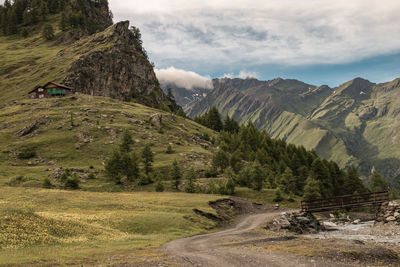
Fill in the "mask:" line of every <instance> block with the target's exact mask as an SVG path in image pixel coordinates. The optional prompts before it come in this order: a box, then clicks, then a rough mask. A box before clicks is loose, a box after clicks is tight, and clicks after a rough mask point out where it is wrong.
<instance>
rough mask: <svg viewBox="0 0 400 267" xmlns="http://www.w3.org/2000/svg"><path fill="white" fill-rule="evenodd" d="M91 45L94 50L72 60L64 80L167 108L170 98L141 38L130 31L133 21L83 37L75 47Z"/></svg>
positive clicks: (80, 88)
mask: <svg viewBox="0 0 400 267" xmlns="http://www.w3.org/2000/svg"><path fill="white" fill-rule="evenodd" d="M87 47H91V48H93V49H90V50H89V51H88V52H87V53H85V52H84V53H82V55H81V56H80V57H79V58H78V59H77V60H76V61H74V62H72V64H71V66H70V67H69V69H68V70H67V75H66V77H65V78H64V80H63V83H65V84H66V85H68V86H70V87H72V88H75V90H76V91H78V92H82V93H85V94H90V95H96V96H107V97H111V98H114V99H119V100H122V101H130V100H132V99H134V100H136V101H137V102H140V103H143V104H146V105H148V106H153V107H162V106H163V105H164V104H165V107H167V105H168V99H167V98H166V96H165V94H164V93H163V92H162V90H161V88H160V86H159V84H158V80H157V78H156V75H155V73H154V70H153V66H152V65H151V64H150V62H149V60H148V58H147V55H146V53H145V51H144V49H143V48H142V46H141V44H140V39H138V37H137V36H135V34H134V33H133V32H132V31H131V30H129V21H124V22H119V23H117V24H115V25H112V26H111V27H109V28H108V29H106V30H105V31H104V32H101V33H98V34H95V35H93V36H92V37H91V38H87V39H83V40H81V41H79V42H78V43H77V44H75V45H74V46H73V49H76V50H77V51H85V50H86V49H87ZM67 50H71V48H67ZM62 52H63V51H61V53H62Z"/></svg>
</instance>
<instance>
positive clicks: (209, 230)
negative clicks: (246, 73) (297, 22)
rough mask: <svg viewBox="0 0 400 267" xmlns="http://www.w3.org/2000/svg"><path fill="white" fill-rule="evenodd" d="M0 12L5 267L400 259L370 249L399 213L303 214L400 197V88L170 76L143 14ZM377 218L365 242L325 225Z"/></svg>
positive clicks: (29, 4) (76, 0)
mask: <svg viewBox="0 0 400 267" xmlns="http://www.w3.org/2000/svg"><path fill="white" fill-rule="evenodd" d="M0 3H1V4H0V266H200V265H201V266H215V265H220V266H260V265H265V264H268V265H271V266H315V265H317V266H365V265H366V264H368V265H370V264H373V265H374V266H397V265H398V262H399V259H400V249H399V243H398V241H397V239H393V240H394V242H389V243H374V242H370V241H369V240H374V238H375V237H377V238H378V239H379V238H380V239H379V240H382V236H384V237H385V238H386V237H388V236H390V235H391V234H396V233H397V234H398V233H400V232H399V231H400V230H399V223H400V214H399V212H400V204H399V203H398V202H395V201H392V202H386V203H384V204H383V205H381V207H364V208H356V209H352V210H350V209H340V210H336V211H332V213H326V212H325V213H324V212H321V213H315V214H314V215H315V217H314V216H313V215H312V214H311V213H306V212H304V211H300V210H299V208H300V206H301V201H315V200H318V199H321V198H329V197H334V196H338V195H347V194H348V195H351V194H357V193H361V192H371V191H374V192H375V191H385V190H387V185H388V182H387V180H388V181H389V182H390V183H391V185H393V186H394V187H395V186H397V182H398V181H399V177H400V169H399V161H400V154H399V153H400V152H399V149H398V148H399V147H398V130H399V124H398V115H399V113H400V112H399V105H398V104H399V103H398V99H399V92H400V91H399V90H400V80H399V79H396V80H394V81H392V82H388V83H381V84H375V83H372V82H369V81H367V80H364V79H361V78H356V79H354V80H351V81H349V82H346V83H344V84H342V85H340V86H338V87H335V88H330V87H328V86H326V85H321V86H315V85H311V84H308V83H304V82H301V81H298V80H294V79H282V78H277V79H274V80H270V81H261V80H258V79H254V78H250V77H249V78H247V79H246V78H245V79H243V78H226V77H225V78H218V79H214V80H212V81H211V80H210V78H209V77H210V76H208V75H205V76H201V75H199V74H197V73H194V72H191V71H184V70H178V69H176V68H174V67H169V68H168V69H166V70H164V71H165V73H166V74H167V75H166V76H168V77H172V76H174V75H175V76H174V77H178V79H179V82H178V83H168V79H161V78H160V77H159V73H160V69H159V68H157V67H156V64H155V63H154V62H152V61H151V60H152V58H153V57H156V56H155V53H154V51H150V50H149V53H148V52H147V51H146V48H147V47H151V45H154V44H153V43H150V44H149V39H148V37H147V36H142V33H141V31H140V29H139V28H138V26H137V24H136V23H139V22H140V20H141V19H143V17H142V16H139V17H138V18H137V20H136V18H135V20H132V24H131V23H130V22H129V21H127V20H123V21H121V22H117V23H114V22H113V18H114V16H113V13H112V12H111V9H110V4H109V1H107V0H95V1H92V0H68V1H59V0H35V1H33V0H32V1H30V0H15V1H9V0H6V1H4V2H2V1H0ZM112 4H113V6H114V5H115V3H112ZM130 5H132V3H130ZM156 6H158V5H156ZM144 14H146V15H145V17H146V16H148V17H151V16H149V15H148V14H147V13H144ZM114 20H115V19H114ZM156 24H157V23H156ZM156 24H146V25H143V26H144V27H143V28H144V29H148V27H156V26H157V25H158V24H157V25H156ZM164 30H165V29H164ZM164 30H162V32H164ZM239 30H240V29H239ZM247 30H248V29H247V28H246V29H245V31H247ZM165 32H167V31H166V30H165ZM143 34H144V35H145V34H147V33H143ZM163 34H164V33H163ZM196 34H197V33H196ZM239 39H240V38H239ZM170 48H171V47H169V45H167V46H166V47H162V46H161V45H160V46H159V50H160V51H163V52H165V53H166V55H165V56H166V57H167V50H168V49H170ZM163 49H165V50H163ZM157 52H158V51H157ZM182 52H183V51H182ZM177 74H178V75H177ZM171 75H172V76H171ZM231 76H232V75H231ZM185 77H189V78H190V79H189V78H187V79H188V80H185ZM215 77H218V76H215ZM179 84H184V85H185V84H186V85H188V86H186V87H188V88H182V87H181V86H179ZM211 87H213V89H212V88H211ZM394 187H393V188H394ZM383 194H385V196H389V195H390V197H391V198H392V199H395V198H398V197H399V195H398V191H397V190H394V189H393V190H391V191H390V194H386V193H383ZM386 200H387V199H385V201H386ZM374 213H376V217H374V218H372V220H375V223H370V224H369V226H371V227H370V228H368V230H365V229H363V230H364V232H363V231H361V232H359V234H360V235H363V234H364V235H367V236H368V237H371V239H368V238H366V239H365V240H364V239H363V240H362V241H360V240H358V239H356V238H348V240H347V239H346V240H345V238H343V235H344V234H346V235H347V233H344V234H343V233H342V232H340V231H338V232H333V234H332V236H330V235H328V232H327V231H328V229H326V228H324V223H327V225H331V226H332V225H335V226H336V227H341V226H342V225H341V223H343V224H344V226H343V227H344V228H345V227H348V226H349V225H359V224H360V225H361V224H362V223H364V221H362V222H361V220H363V218H364V217H365V218H366V217H368V218H370V217H371V216H372V215H371V214H374ZM354 214H355V215H354ZM350 215H351V216H352V218H351V219H350ZM353 215H354V216H355V217H354V218H353ZM357 216H358V217H357ZM310 218H311V219H310ZM310 225H311V226H310ZM272 226H273V227H272ZM382 232H384V234H383V235H382ZM357 233H358V232H357ZM357 233H356V234H357ZM335 234H336V235H335ZM380 235H381V236H380ZM354 236H356V235H354ZM325 237H327V238H325ZM353 239H356V240H353ZM383 239H384V238H383Z"/></svg>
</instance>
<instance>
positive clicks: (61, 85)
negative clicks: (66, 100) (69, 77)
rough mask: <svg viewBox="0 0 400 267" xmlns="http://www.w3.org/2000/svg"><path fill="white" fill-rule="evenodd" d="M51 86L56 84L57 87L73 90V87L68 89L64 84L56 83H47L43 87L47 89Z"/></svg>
mask: <svg viewBox="0 0 400 267" xmlns="http://www.w3.org/2000/svg"><path fill="white" fill-rule="evenodd" d="M49 84H54V85H56V86H58V87H62V88H64V89H67V90H72V88H71V87H68V86H66V85H63V84H60V83H56V82H48V83H46V84H45V85H44V86H43V87H46V86H47V85H49Z"/></svg>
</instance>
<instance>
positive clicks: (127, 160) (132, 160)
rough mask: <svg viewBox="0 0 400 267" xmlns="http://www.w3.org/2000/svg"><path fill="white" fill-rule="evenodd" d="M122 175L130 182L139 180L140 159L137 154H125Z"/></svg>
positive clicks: (122, 159) (122, 161)
mask: <svg viewBox="0 0 400 267" xmlns="http://www.w3.org/2000/svg"><path fill="white" fill-rule="evenodd" d="M121 165H122V169H121V171H122V173H123V174H124V176H125V177H126V180H127V181H128V182H132V181H134V180H136V179H138V178H139V167H138V158H137V156H136V154H135V153H132V154H131V155H130V154H128V153H125V154H123V155H122V157H121Z"/></svg>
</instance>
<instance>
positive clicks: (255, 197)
mask: <svg viewBox="0 0 400 267" xmlns="http://www.w3.org/2000/svg"><path fill="white" fill-rule="evenodd" d="M234 196H235V197H240V198H245V199H248V200H250V201H254V202H257V203H262V204H271V203H276V202H274V198H275V189H263V190H261V191H255V190H253V189H249V188H247V187H238V188H236V189H235V195H234ZM283 197H284V200H283V201H281V202H277V204H279V205H280V206H284V207H288V208H294V209H296V208H300V201H301V198H300V197H297V196H295V197H294V201H288V197H287V196H286V197H285V196H284V195H283Z"/></svg>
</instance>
